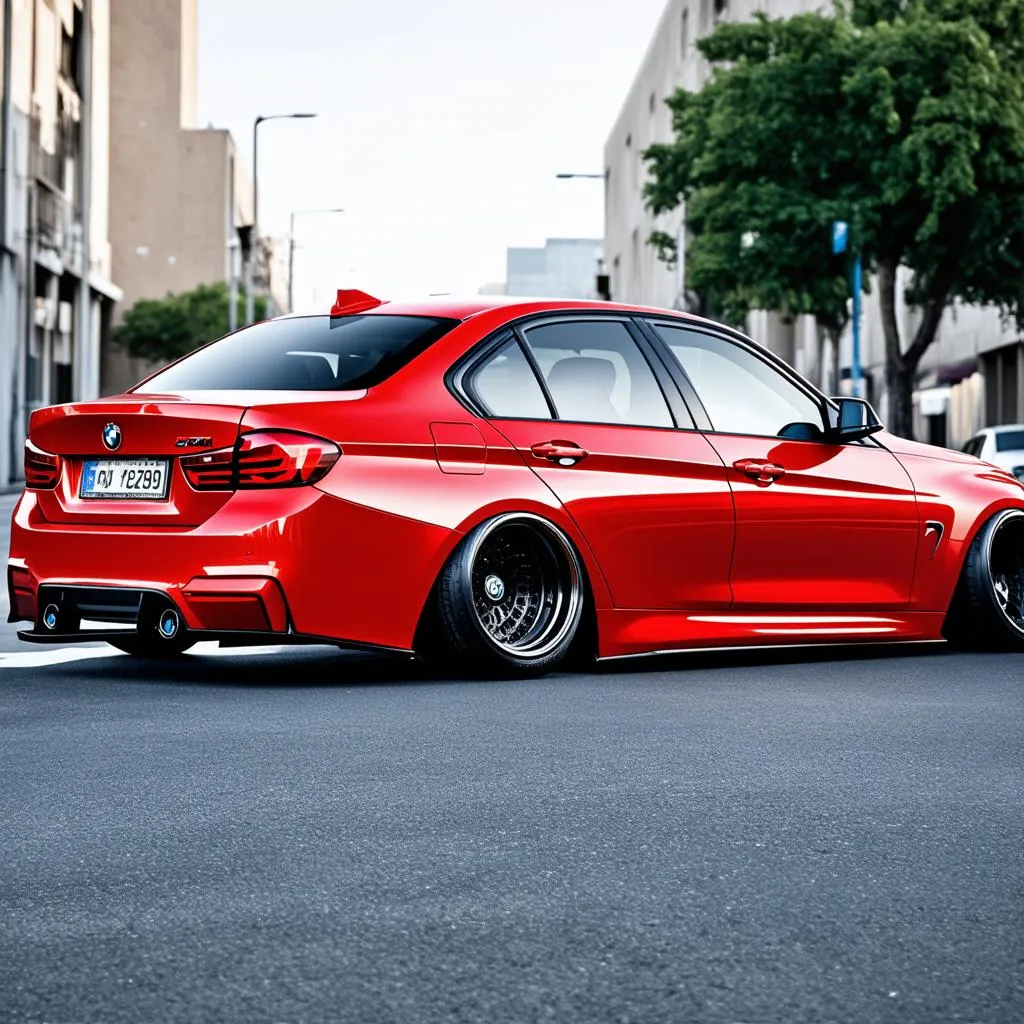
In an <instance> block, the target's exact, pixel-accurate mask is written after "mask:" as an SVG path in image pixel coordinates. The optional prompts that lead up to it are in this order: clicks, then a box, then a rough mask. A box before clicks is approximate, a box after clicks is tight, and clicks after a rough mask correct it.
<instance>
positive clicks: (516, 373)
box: [467, 339, 551, 420]
mask: <svg viewBox="0 0 1024 1024" xmlns="http://www.w3.org/2000/svg"><path fill="white" fill-rule="evenodd" d="M467 385H468V387H469V389H470V391H471V392H472V393H473V395H474V396H475V397H476V399H477V400H478V401H479V402H480V404H481V405H483V407H484V409H485V410H486V411H487V412H488V413H490V415H492V416H497V417H500V418H503V419H510V420H516V419H518V420H549V419H551V410H550V409H549V408H548V403H547V399H546V398H545V397H544V392H543V391H542V390H541V386H540V383H539V382H538V380H537V377H536V375H535V374H534V372H533V368H532V367H531V366H530V363H529V360H528V359H527V358H526V356H525V355H523V350H522V349H521V348H520V347H519V343H518V342H517V341H515V340H514V339H513V340H511V341H507V342H505V344H504V345H502V346H501V348H499V349H498V351H497V352H495V353H494V354H493V355H492V356H491V357H490V358H489V359H488V360H487V361H486V362H484V363H482V364H481V365H480V366H478V367H477V368H476V369H475V370H474V371H473V373H472V375H471V376H470V377H469V379H468V381H467Z"/></svg>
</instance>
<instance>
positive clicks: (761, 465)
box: [732, 459, 786, 487]
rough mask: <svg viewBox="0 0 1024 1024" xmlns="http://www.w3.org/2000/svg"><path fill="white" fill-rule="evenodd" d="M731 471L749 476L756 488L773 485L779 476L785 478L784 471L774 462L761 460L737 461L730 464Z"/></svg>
mask: <svg viewBox="0 0 1024 1024" xmlns="http://www.w3.org/2000/svg"><path fill="white" fill-rule="evenodd" d="M732 467H733V469H735V470H738V471H739V472H740V473H743V474H744V475H745V476H749V477H750V479H751V480H753V481H754V483H755V484H757V485H758V487H767V486H768V485H769V484H773V483H775V481H776V480H778V479H779V477H780V476H785V473H786V471H785V469H783V468H782V466H778V465H776V464H775V463H774V462H765V461H764V460H763V459H738V460H737V461H736V462H734V463H733V464H732Z"/></svg>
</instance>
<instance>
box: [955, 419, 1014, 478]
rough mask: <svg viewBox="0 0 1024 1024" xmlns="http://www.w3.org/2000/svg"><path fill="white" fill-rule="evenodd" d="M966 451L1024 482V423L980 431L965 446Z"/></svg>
mask: <svg viewBox="0 0 1024 1024" xmlns="http://www.w3.org/2000/svg"><path fill="white" fill-rule="evenodd" d="M964 451H965V452H967V454H968V455H973V456H975V457H976V458H979V459H981V460H982V461H983V462H991V463H992V465H993V466H1000V467H1001V468H1003V469H1008V470H1009V471H1010V472H1011V473H1013V475H1014V476H1015V477H1017V479H1018V480H1024V423H1011V424H1008V425H1007V426H1004V427H986V428H985V429H984V430H979V431H978V433H977V434H975V435H974V437H972V438H971V439H970V441H968V442H967V444H965V445H964Z"/></svg>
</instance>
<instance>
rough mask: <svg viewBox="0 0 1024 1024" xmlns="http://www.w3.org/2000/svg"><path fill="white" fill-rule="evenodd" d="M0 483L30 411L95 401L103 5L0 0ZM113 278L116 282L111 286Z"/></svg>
mask: <svg viewBox="0 0 1024 1024" xmlns="http://www.w3.org/2000/svg"><path fill="white" fill-rule="evenodd" d="M0 21H2V24H0V30H2V39H3V47H2V58H0V59H2V62H3V63H2V68H0V72H2V74H0V82H2V85H0V104H2V116H0V131H2V135H0V154H2V163H0V167H2V174H3V178H2V184H0V486H3V485H9V484H12V483H15V482H17V481H18V480H20V479H21V477H22V448H23V444H24V438H25V434H26V431H27V426H28V418H29V416H30V414H31V412H32V410H33V409H36V408H39V407H40V406H43V405H49V404H52V403H54V402H66V401H72V400H77V399H85V398H92V397H95V396H96V395H97V394H98V393H99V365H100V350H101V347H102V341H103V339H104V337H105V336H106V334H107V332H108V329H109V324H110V318H111V312H112V307H113V304H114V303H115V302H116V301H118V300H119V299H120V297H121V292H120V289H119V288H118V287H117V286H116V285H115V284H114V283H113V281H112V262H111V248H110V242H109V235H108V214H109V208H110V207H109V190H108V176H107V148H108V139H109V127H110V125H109V76H108V69H109V45H110V6H109V0H2V6H0ZM113 280H116V278H114V279H113Z"/></svg>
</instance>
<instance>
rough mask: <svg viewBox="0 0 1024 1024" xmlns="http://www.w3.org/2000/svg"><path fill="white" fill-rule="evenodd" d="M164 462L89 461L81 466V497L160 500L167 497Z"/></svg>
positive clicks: (147, 460) (145, 460)
mask: <svg viewBox="0 0 1024 1024" xmlns="http://www.w3.org/2000/svg"><path fill="white" fill-rule="evenodd" d="M169 479H170V467H169V465H168V462H167V459H89V460H88V461H86V462H85V463H84V465H83V466H82V487H81V489H80V491H79V494H80V496H81V497H83V498H108V499H112V500H114V501H118V500H122V501H123V500H127V499H135V500H137V501H139V500H141V501H162V500H164V499H165V498H166V497H167V482H168V480H169Z"/></svg>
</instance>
